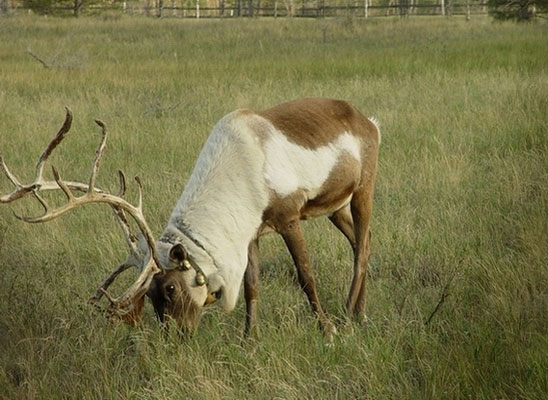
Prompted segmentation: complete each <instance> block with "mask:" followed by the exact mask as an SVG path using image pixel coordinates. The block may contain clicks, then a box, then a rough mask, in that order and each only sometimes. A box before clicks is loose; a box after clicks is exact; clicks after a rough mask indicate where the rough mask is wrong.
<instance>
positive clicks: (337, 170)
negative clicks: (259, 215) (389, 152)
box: [260, 155, 361, 233]
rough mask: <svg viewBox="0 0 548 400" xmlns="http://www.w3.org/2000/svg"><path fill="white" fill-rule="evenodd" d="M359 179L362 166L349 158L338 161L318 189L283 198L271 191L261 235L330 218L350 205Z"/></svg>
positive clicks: (304, 190)
mask: <svg viewBox="0 0 548 400" xmlns="http://www.w3.org/2000/svg"><path fill="white" fill-rule="evenodd" d="M360 177H361V174H360V162H359V161H358V160H356V159H355V158H354V157H352V156H350V155H347V156H345V157H341V158H340V159H339V160H338V162H337V163H336V164H335V165H334V166H333V168H332V170H331V171H330V172H329V174H328V177H327V178H326V179H325V180H324V181H323V182H322V183H321V185H318V186H317V187H307V188H299V189H297V190H295V191H294V192H292V193H291V194H289V195H283V196H280V195H279V194H278V193H276V192H275V191H273V190H272V189H271V190H272V192H271V199H270V202H269V205H268V207H267V208H266V209H265V211H264V212H263V227H262V228H261V229H260V232H261V233H268V232H270V231H272V230H274V231H277V230H278V228H279V227H281V226H283V225H284V224H286V223H287V222H290V221H291V220H295V219H309V218H314V217H319V216H323V215H329V214H332V213H334V212H335V211H337V210H339V209H341V208H343V207H345V206H346V205H347V204H348V203H349V202H350V201H351V199H352V195H353V193H354V191H355V190H356V188H357V187H358V185H359V182H360Z"/></svg>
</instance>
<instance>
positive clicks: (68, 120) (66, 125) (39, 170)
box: [34, 106, 72, 185]
mask: <svg viewBox="0 0 548 400" xmlns="http://www.w3.org/2000/svg"><path fill="white" fill-rule="evenodd" d="M65 110H66V116H65V122H63V125H62V126H61V129H59V131H58V132H57V135H55V137H54V138H53V140H52V141H51V142H49V144H48V146H47V147H46V149H45V150H44V152H43V153H42V154H41V155H40V158H39V159H38V163H37V164H36V176H35V180H34V184H36V185H39V184H40V183H42V181H43V177H42V174H43V172H44V164H45V163H46V161H47V160H48V157H49V156H50V154H51V153H52V152H53V150H55V148H56V147H57V146H58V145H59V143H61V141H62V140H63V139H64V138H65V135H66V134H67V132H68V131H69V130H70V127H71V126H72V111H71V110H70V108H68V107H67V106H65Z"/></svg>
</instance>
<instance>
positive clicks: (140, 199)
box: [135, 176, 143, 212]
mask: <svg viewBox="0 0 548 400" xmlns="http://www.w3.org/2000/svg"><path fill="white" fill-rule="evenodd" d="M135 182H137V187H138V189H139V197H138V198H137V209H138V210H141V212H142V210H143V184H142V183H141V178H139V177H138V176H136V177H135Z"/></svg>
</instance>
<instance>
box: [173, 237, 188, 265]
mask: <svg viewBox="0 0 548 400" xmlns="http://www.w3.org/2000/svg"><path fill="white" fill-rule="evenodd" d="M186 259H187V254H186V250H185V248H184V247H183V245H182V244H180V243H177V244H176V245H174V246H173V247H172V248H171V249H170V250H169V261H171V263H172V264H175V266H176V268H182V269H188V268H187V265H186V263H188V261H186ZM185 261H186V263H185Z"/></svg>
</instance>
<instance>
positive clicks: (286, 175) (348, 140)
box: [264, 128, 360, 198]
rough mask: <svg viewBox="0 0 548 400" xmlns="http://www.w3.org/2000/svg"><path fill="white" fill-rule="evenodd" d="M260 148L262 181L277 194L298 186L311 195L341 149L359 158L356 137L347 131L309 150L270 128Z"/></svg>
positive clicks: (325, 178) (321, 183)
mask: <svg viewBox="0 0 548 400" xmlns="http://www.w3.org/2000/svg"><path fill="white" fill-rule="evenodd" d="M264 151H265V156H266V160H265V169H264V174H265V179H266V182H267V184H268V186H269V188H270V189H272V190H274V191H275V192H276V193H277V194H278V195H279V196H281V197H285V196H288V195H290V194H291V193H294V192H295V191H297V190H299V189H301V190H305V191H307V192H308V193H309V197H310V198H313V197H314V196H315V194H316V193H317V191H318V190H319V189H320V188H321V186H322V185H323V183H324V182H325V181H326V180H327V178H328V177H329V174H330V172H331V170H332V169H333V167H334V166H335V165H336V164H337V161H338V160H339V157H340V155H341V153H342V152H347V153H349V154H350V155H351V156H352V157H354V158H355V159H356V160H358V161H360V144H359V141H358V139H357V138H356V137H354V136H353V135H352V134H350V133H348V132H344V133H343V134H341V135H340V136H339V137H337V139H335V141H333V142H332V143H330V144H328V145H326V146H321V147H318V148H316V149H314V150H311V149H307V148H304V147H301V146H299V145H297V144H295V143H291V142H290V141H289V140H288V139H287V137H286V136H285V135H284V134H283V133H282V132H280V131H278V130H276V129H274V128H273V129H272V130H271V132H270V137H269V138H268V139H267V140H266V143H265V146H264Z"/></svg>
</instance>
